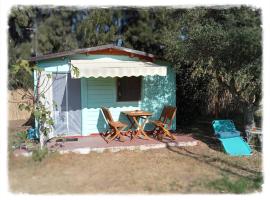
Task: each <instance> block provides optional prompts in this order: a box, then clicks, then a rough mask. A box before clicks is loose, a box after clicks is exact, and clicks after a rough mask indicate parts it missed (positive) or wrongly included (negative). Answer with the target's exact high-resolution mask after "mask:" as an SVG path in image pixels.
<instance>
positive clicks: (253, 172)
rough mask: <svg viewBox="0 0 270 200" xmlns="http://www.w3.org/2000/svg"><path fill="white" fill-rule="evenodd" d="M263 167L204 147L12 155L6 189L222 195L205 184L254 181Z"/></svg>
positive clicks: (254, 158) (201, 144)
mask: <svg viewBox="0 0 270 200" xmlns="http://www.w3.org/2000/svg"><path fill="white" fill-rule="evenodd" d="M14 130H15V129H12V131H14ZM261 162H262V159H261V153H260V152H257V151H254V153H253V155H252V156H251V157H240V158H239V157H230V156H228V155H226V154H224V153H223V152H222V151H218V150H216V149H213V148H210V147H209V145H207V144H206V143H205V142H199V144H198V145H197V146H194V147H182V148H179V147H171V148H165V149H159V150H147V151H121V152H116V153H112V152H104V153H90V154H87V155H79V154H72V153H71V154H65V155H60V154H58V153H53V154H50V155H49V156H48V157H46V158H45V159H44V160H42V161H41V162H35V161H33V160H32V158H25V157H15V156H14V155H13V154H10V157H9V184H10V191H11V192H15V193H17V192H23V193H33V194H37V193H51V194H52V193H54V194H55V193H57V194H74V193H146V194H152V193H220V192H226V191H222V189H221V190H218V189H216V188H215V187H211V186H210V185H211V184H209V183H214V184H215V181H216V180H220V179H222V178H224V177H228V179H229V180H232V181H234V180H235V181H237V180H240V179H241V180H242V179H244V180H247V182H249V181H250V182H252V181H253V180H256V178H257V177H258V174H260V173H261ZM245 184H246V183H245ZM247 184H249V183H247ZM212 185H213V184H212ZM254 191H257V189H254V188H250V189H247V191H246V192H254Z"/></svg>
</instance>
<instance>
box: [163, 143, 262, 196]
mask: <svg viewBox="0 0 270 200" xmlns="http://www.w3.org/2000/svg"><path fill="white" fill-rule="evenodd" d="M166 144H167V145H166V147H167V149H168V150H169V151H171V152H174V153H177V154H179V155H181V156H185V157H189V158H192V159H194V160H197V161H199V162H201V163H204V164H206V165H209V166H211V167H214V168H216V169H218V170H220V171H221V172H225V174H226V175H234V176H236V177H237V180H236V181H234V182H233V181H230V180H229V179H227V178H226V176H225V177H223V178H221V179H218V180H214V181H211V182H210V183H207V184H206V186H207V187H211V188H214V189H216V190H218V191H219V192H223V191H224V192H231V193H244V192H247V191H254V190H260V189H261V186H262V183H263V175H262V173H261V172H259V171H256V170H253V169H250V168H248V166H241V165H238V164H235V163H231V162H229V161H226V160H224V159H222V158H219V157H211V156H208V155H204V154H201V153H194V152H191V151H189V150H187V149H186V148H185V147H172V146H169V145H168V143H166ZM243 172H244V173H243ZM244 174H245V175H244Z"/></svg>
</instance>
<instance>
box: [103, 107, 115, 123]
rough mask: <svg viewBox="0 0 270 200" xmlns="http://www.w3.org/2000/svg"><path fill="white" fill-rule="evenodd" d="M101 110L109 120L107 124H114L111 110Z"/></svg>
mask: <svg viewBox="0 0 270 200" xmlns="http://www.w3.org/2000/svg"><path fill="white" fill-rule="evenodd" d="M101 110H102V112H103V114H104V117H105V118H106V120H107V123H108V124H110V122H113V118H112V115H111V112H110V110H109V109H108V108H105V107H101Z"/></svg>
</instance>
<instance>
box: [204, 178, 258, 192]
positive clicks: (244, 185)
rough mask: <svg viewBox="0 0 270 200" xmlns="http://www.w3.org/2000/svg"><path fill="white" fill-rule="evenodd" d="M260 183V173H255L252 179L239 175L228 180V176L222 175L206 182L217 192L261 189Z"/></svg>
mask: <svg viewBox="0 0 270 200" xmlns="http://www.w3.org/2000/svg"><path fill="white" fill-rule="evenodd" d="M262 183H263V178H262V175H261V174H260V175H257V177H256V178H254V179H249V178H246V177H240V178H238V179H236V180H230V179H229V177H228V176H224V177H222V178H220V179H217V180H214V181H211V182H210V183H208V186H209V187H210V188H214V189H215V190H217V191H219V192H225V193H236V194H241V193H247V192H249V191H254V190H258V191H261V186H262Z"/></svg>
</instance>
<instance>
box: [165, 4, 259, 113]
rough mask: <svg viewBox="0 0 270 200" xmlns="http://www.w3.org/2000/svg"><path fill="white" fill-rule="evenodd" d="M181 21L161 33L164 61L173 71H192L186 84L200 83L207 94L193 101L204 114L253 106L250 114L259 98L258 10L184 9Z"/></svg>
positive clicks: (241, 109) (257, 103) (245, 8)
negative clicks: (203, 108) (174, 69)
mask: <svg viewBox="0 0 270 200" xmlns="http://www.w3.org/2000/svg"><path fill="white" fill-rule="evenodd" d="M181 19H182V20H179V21H178V23H177V24H176V26H175V27H174V28H170V29H168V30H167V31H166V32H165V34H164V38H163V42H164V45H165V50H164V57H165V58H166V59H167V60H168V61H170V62H172V63H173V64H174V66H175V68H176V69H177V70H178V71H179V70H180V69H181V68H183V67H185V66H189V67H190V68H191V70H192V75H191V76H190V78H191V79H189V80H187V81H192V82H197V83H201V80H203V83H204V84H205V87H206V88H207V91H206V93H205V95H204V96H203V98H196V99H198V100H199V101H200V102H201V103H202V105H203V106H204V105H207V111H208V112H215V111H217V112H221V111H223V110H226V111H227V112H228V111H230V110H231V111H234V110H240V111H245V110H248V108H249V107H252V108H251V109H250V112H251V113H252V114H253V112H254V108H255V107H257V106H258V105H259V102H260V100H261V64H262V63H261V56H262V55H261V54H262V50H261V27H260V25H261V20H260V11H259V10H253V9H251V8H247V7H241V8H231V9H205V8H196V9H190V10H186V11H185V13H184V14H182V15H181ZM202 77H205V78H203V79H202ZM205 81H206V82H205ZM179 84H181V83H179ZM195 85H196V84H195ZM201 91H202V90H198V91H197V92H195V95H196V96H199V95H198V94H199V93H200V92H201ZM196 93H197V94H196Z"/></svg>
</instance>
